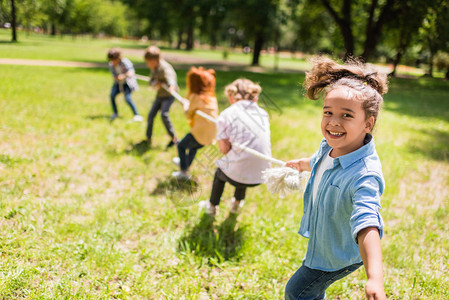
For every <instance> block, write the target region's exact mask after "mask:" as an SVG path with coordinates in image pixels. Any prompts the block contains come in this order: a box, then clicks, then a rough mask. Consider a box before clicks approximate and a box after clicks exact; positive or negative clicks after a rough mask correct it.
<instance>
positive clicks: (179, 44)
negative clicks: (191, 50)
mask: <svg viewBox="0 0 449 300" xmlns="http://www.w3.org/2000/svg"><path fill="white" fill-rule="evenodd" d="M182 34H183V32H182V29H181V28H180V29H179V30H178V43H177V44H176V49H178V50H179V49H181V45H182Z"/></svg>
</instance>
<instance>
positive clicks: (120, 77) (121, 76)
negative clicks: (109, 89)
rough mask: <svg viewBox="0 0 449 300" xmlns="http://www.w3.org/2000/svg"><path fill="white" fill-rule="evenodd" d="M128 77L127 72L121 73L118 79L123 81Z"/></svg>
mask: <svg viewBox="0 0 449 300" xmlns="http://www.w3.org/2000/svg"><path fill="white" fill-rule="evenodd" d="M125 78H126V75H125V74H119V75H118V76H117V79H118V80H119V81H122V80H123V79H125Z"/></svg>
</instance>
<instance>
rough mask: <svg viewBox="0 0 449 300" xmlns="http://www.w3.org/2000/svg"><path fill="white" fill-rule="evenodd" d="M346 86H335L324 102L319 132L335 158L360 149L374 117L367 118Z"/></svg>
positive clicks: (351, 91)
mask: <svg viewBox="0 0 449 300" xmlns="http://www.w3.org/2000/svg"><path fill="white" fill-rule="evenodd" d="M356 96H357V95H356V91H354V90H352V89H351V88H349V87H344V86H341V87H337V88H335V89H333V90H331V91H330V92H329V93H328V94H327V95H326V98H325V99H324V105H323V119H322V120H321V132H322V133H323V136H324V138H325V139H326V141H327V143H328V144H329V146H331V147H332V152H331V154H330V155H331V156H332V157H338V156H342V155H345V154H348V153H350V152H353V151H355V150H357V149H359V148H360V147H362V146H363V140H364V138H365V136H366V134H367V133H369V132H370V131H371V129H372V128H373V126H374V117H372V116H371V117H369V118H368V119H367V118H366V114H365V111H364V109H363V107H362V101H361V100H358V99H357V97H356Z"/></svg>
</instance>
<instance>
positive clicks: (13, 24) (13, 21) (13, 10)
mask: <svg viewBox="0 0 449 300" xmlns="http://www.w3.org/2000/svg"><path fill="white" fill-rule="evenodd" d="M16 27H17V22H16V1H15V0H11V28H12V41H13V42H17V28H16Z"/></svg>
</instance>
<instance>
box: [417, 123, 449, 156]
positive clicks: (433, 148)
mask: <svg viewBox="0 0 449 300" xmlns="http://www.w3.org/2000/svg"><path fill="white" fill-rule="evenodd" d="M420 131H421V132H423V133H424V134H426V135H427V139H426V140H427V141H425V140H422V139H418V140H413V139H412V140H411V141H410V142H409V148H410V151H411V152H414V153H420V154H421V155H425V156H427V157H429V158H431V159H433V160H437V161H449V149H448V145H449V133H448V132H445V131H442V130H438V129H429V130H420Z"/></svg>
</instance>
